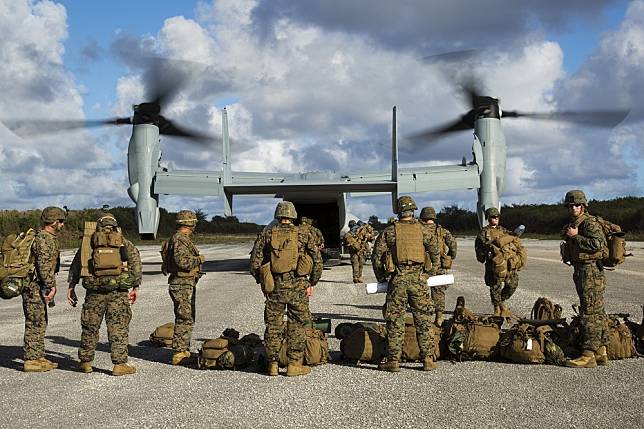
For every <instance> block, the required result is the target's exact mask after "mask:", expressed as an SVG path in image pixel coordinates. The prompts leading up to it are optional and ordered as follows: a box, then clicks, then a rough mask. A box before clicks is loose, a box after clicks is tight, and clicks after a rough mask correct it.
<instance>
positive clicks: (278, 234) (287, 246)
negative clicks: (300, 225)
mask: <svg viewBox="0 0 644 429" xmlns="http://www.w3.org/2000/svg"><path fill="white" fill-rule="evenodd" d="M270 248H271V272H273V273H274V274H283V273H288V272H291V271H295V270H296V269H297V260H298V256H299V249H298V229H297V227H296V226H291V227H289V228H283V227H279V226H278V227H275V228H273V229H272V230H271V241H270Z"/></svg>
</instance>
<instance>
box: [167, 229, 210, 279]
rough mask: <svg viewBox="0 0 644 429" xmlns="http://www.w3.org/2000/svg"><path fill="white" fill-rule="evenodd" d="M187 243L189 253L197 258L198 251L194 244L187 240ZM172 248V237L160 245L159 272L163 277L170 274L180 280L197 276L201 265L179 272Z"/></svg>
mask: <svg viewBox="0 0 644 429" xmlns="http://www.w3.org/2000/svg"><path fill="white" fill-rule="evenodd" d="M177 234H181V233H177ZM175 235H176V234H175ZM188 242H189V244H188V247H189V248H190V253H192V255H193V256H197V257H198V256H199V251H198V250H197V248H196V247H195V245H194V243H193V242H192V240H188ZM174 246H175V240H174V235H173V236H172V237H171V238H170V239H169V240H168V241H164V242H163V243H161V272H162V273H163V274H164V275H168V274H171V275H174V276H176V277H180V278H195V277H197V275H198V274H199V272H200V271H201V265H197V266H196V267H194V268H193V269H191V270H190V271H183V270H180V269H179V267H177V264H176V262H175V260H174Z"/></svg>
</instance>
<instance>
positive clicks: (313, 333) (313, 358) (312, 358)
mask: <svg viewBox="0 0 644 429" xmlns="http://www.w3.org/2000/svg"><path fill="white" fill-rule="evenodd" d="M304 335H305V337H306V339H305V341H304V364H305V365H309V366H315V365H322V364H325V363H327V362H328V361H329V342H328V340H327V338H326V335H325V334H324V332H322V331H320V330H319V329H316V328H313V327H310V326H307V327H305V328H304ZM287 351H288V342H287V340H286V336H284V340H283V341H282V346H281V347H280V352H279V364H280V366H282V367H285V366H287V365H288V354H287Z"/></svg>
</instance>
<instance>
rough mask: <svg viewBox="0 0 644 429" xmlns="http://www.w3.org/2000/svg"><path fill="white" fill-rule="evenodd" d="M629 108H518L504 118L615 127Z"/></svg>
mask: <svg viewBox="0 0 644 429" xmlns="http://www.w3.org/2000/svg"><path fill="white" fill-rule="evenodd" d="M629 112H630V111H629V110H587V111H562V112H550V113H545V112H541V113H539V112H518V111H516V110H511V111H506V110H504V111H503V113H502V117H503V118H531V119H539V120H547V121H565V122H574V123H577V124H584V125H590V126H593V127H609V128H610V127H614V126H616V125H618V124H619V123H621V122H622V121H623V120H624V119H625V118H626V116H628V113H629Z"/></svg>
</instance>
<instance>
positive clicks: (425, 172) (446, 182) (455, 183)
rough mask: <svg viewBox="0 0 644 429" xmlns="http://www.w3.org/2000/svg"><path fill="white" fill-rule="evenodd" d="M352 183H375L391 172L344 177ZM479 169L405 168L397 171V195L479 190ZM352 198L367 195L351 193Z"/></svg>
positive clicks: (448, 167) (472, 167)
mask: <svg viewBox="0 0 644 429" xmlns="http://www.w3.org/2000/svg"><path fill="white" fill-rule="evenodd" d="M346 177H347V178H348V180H351V181H353V182H372V181H373V182H377V181H383V180H386V179H387V178H391V172H389V171H382V172H364V173H355V174H351V175H349V176H346ZM479 187H480V178H479V169H478V166H477V165H476V164H472V165H440V166H434V167H407V168H399V169H398V194H404V193H413V192H432V191H450V190H454V189H466V188H479ZM352 195H353V196H368V194H363V193H360V194H357V193H352Z"/></svg>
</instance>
